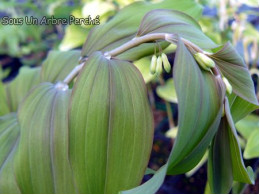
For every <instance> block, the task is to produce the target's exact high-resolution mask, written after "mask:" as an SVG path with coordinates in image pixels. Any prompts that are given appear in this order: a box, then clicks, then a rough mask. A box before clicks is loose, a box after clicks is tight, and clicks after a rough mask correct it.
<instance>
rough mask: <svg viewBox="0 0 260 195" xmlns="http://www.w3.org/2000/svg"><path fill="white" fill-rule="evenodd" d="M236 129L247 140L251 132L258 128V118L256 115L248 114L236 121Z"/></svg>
mask: <svg viewBox="0 0 260 195" xmlns="http://www.w3.org/2000/svg"><path fill="white" fill-rule="evenodd" d="M236 128H237V131H238V132H239V133H240V134H241V135H242V136H243V137H244V138H245V139H247V140H248V138H249V137H250V135H251V133H252V132H254V131H255V130H258V129H259V119H258V117H257V116H256V115H252V114H250V115H248V116H246V117H245V118H243V119H242V120H240V121H238V122H237V123H236Z"/></svg>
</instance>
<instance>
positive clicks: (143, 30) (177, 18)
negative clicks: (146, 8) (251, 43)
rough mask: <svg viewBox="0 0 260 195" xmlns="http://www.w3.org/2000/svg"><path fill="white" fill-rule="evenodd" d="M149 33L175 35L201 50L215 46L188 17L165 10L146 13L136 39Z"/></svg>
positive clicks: (177, 12) (181, 13) (178, 12)
mask: <svg viewBox="0 0 260 195" xmlns="http://www.w3.org/2000/svg"><path fill="white" fill-rule="evenodd" d="M150 33H171V34H177V35H179V36H181V37H183V38H185V39H187V40H189V41H191V42H193V43H195V44H196V45H198V46H200V47H202V48H213V47H217V45H216V44H215V43H214V42H213V41H212V40H211V39H209V38H208V37H207V36H206V35H205V34H204V33H203V32H202V31H201V28H200V26H199V24H198V23H197V22H196V21H195V20H194V19H193V18H192V17H191V16H189V15H187V14H185V13H183V12H180V11H176V10H167V9H158V10H153V11H150V12H148V13H147V14H146V15H145V16H144V18H143V20H142V22H141V25H140V27H139V30H138V32H137V35H136V36H137V37H140V36H144V35H147V34H150Z"/></svg>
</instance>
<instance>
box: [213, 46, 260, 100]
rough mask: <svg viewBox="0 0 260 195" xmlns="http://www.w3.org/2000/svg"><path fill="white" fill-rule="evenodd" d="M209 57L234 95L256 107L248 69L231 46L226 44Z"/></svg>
mask: <svg viewBox="0 0 260 195" xmlns="http://www.w3.org/2000/svg"><path fill="white" fill-rule="evenodd" d="M211 57H212V58H213V59H214V61H215V62H216V64H217V67H218V68H219V69H220V71H221V73H222V74H223V75H224V76H225V77H226V78H227V79H228V81H229V82H230V84H231V85H232V88H233V91H234V93H235V94H236V95H238V96H239V97H241V98H242V99H244V100H246V101H248V102H250V103H252V104H255V105H258V102H257V99H256V96H255V90H254V84H253V81H252V79H251V76H250V73H249V71H248V68H247V66H246V64H245V63H244V61H243V59H242V58H241V56H239V54H238V53H237V51H236V50H235V49H234V48H233V46H232V45H231V44H230V43H227V44H225V45H224V46H223V48H222V49H220V50H219V51H218V52H216V53H214V54H213V55H211Z"/></svg>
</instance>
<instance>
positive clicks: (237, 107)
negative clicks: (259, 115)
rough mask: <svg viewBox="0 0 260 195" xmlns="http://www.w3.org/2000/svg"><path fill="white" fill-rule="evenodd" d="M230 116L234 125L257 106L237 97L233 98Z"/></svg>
mask: <svg viewBox="0 0 260 195" xmlns="http://www.w3.org/2000/svg"><path fill="white" fill-rule="evenodd" d="M230 107H231V108H230V110H231V115H232V118H233V121H234V123H236V122H237V121H239V120H241V119H242V118H244V117H245V116H247V115H248V114H249V113H251V112H253V111H254V110H256V109H257V108H258V105H257V104H253V103H250V102H248V101H246V100H244V99H242V98H241V97H239V96H235V97H234V100H233V102H232V104H231V103H230Z"/></svg>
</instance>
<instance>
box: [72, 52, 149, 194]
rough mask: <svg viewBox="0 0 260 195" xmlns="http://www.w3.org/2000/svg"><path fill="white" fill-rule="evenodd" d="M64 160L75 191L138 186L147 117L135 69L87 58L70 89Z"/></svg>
mask: <svg viewBox="0 0 260 195" xmlns="http://www.w3.org/2000/svg"><path fill="white" fill-rule="evenodd" d="M69 124H70V126H69V127H70V134H69V142H70V153H69V154H70V161H71V166H72V169H73V171H74V176H75V181H76V184H77V186H78V190H79V193H118V192H119V191H121V190H127V189H130V188H133V187H136V186H138V185H139V184H140V182H141V180H142V177H143V175H144V173H145V169H146V167H147V164H148V160H149V157H150V152H151V147H152V139H153V119H152V113H151V110H150V107H149V104H148V100H147V94H146V88H145V83H144V81H143V78H142V76H141V74H140V72H139V71H138V70H137V68H136V67H135V66H134V65H133V64H131V63H129V62H127V61H121V60H114V59H112V60H108V59H106V58H105V57H104V56H103V55H102V54H101V53H100V52H96V53H94V54H93V55H91V56H90V57H89V59H88V60H87V61H86V64H85V66H84V68H83V70H82V71H81V73H80V75H79V77H78V79H77V81H76V83H75V85H74V88H73V92H72V98H71V104H70V112H69Z"/></svg>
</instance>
